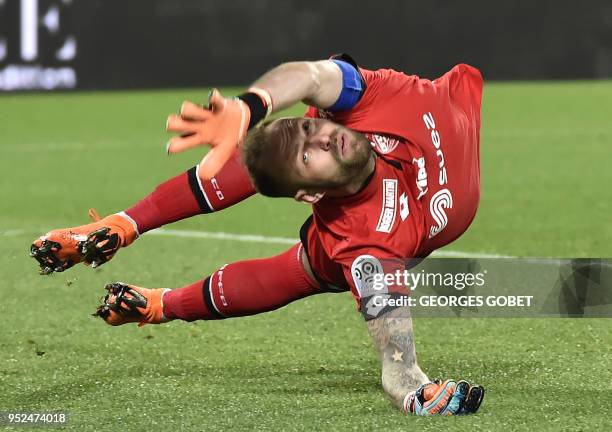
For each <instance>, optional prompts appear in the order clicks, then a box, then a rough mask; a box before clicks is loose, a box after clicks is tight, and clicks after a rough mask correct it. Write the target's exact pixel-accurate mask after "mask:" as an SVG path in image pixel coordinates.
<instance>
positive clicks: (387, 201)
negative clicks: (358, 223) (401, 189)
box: [376, 179, 397, 233]
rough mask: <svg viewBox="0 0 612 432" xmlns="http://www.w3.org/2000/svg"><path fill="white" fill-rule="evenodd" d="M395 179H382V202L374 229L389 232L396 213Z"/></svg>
mask: <svg viewBox="0 0 612 432" xmlns="http://www.w3.org/2000/svg"><path fill="white" fill-rule="evenodd" d="M396 203H397V180H396V179H384V180H383V203H382V210H381V212H380V217H379V218H378V225H377V226H376V231H379V232H385V233H390V232H391V228H393V223H394V222H395V214H396V213H397V204H396Z"/></svg>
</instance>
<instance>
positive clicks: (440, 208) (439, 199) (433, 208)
mask: <svg viewBox="0 0 612 432" xmlns="http://www.w3.org/2000/svg"><path fill="white" fill-rule="evenodd" d="M447 208H453V196H452V195H451V193H450V191H449V190H448V189H441V190H439V191H438V192H436V193H435V194H434V196H433V197H431V201H430V202H429V212H430V213H431V217H432V218H433V219H434V221H436V224H437V226H432V227H431V228H430V229H429V238H432V237H434V236H436V235H438V234H439V233H440V231H442V230H443V229H444V228H446V225H448V217H447V216H446V211H445V209H447Z"/></svg>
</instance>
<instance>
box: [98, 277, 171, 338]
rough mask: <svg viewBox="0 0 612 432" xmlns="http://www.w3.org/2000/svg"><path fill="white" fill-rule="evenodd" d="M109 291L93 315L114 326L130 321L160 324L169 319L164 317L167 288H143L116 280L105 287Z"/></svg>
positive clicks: (142, 323) (143, 323)
mask: <svg viewBox="0 0 612 432" xmlns="http://www.w3.org/2000/svg"><path fill="white" fill-rule="evenodd" d="M104 288H105V289H106V290H107V291H108V293H107V294H106V296H105V297H104V304H102V305H101V306H98V309H97V310H96V312H95V313H94V314H93V316H98V317H100V318H102V319H103V320H104V321H106V323H107V324H109V325H112V326H119V325H123V324H128V323H135V322H137V323H138V327H142V326H143V325H145V324H160V323H163V322H166V321H168V320H167V319H166V318H165V317H164V313H163V309H164V306H163V302H162V297H163V295H164V292H166V291H170V290H169V289H167V288H155V289H148V288H141V287H137V286H135V285H128V284H125V283H123V282H114V283H111V284H107V285H106V286H105V287H104Z"/></svg>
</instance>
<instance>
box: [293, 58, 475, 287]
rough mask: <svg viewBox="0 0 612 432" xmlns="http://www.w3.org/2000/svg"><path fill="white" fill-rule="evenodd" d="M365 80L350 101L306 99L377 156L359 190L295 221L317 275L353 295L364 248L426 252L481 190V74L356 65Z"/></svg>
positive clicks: (449, 233)
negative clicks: (336, 108) (332, 105)
mask: <svg viewBox="0 0 612 432" xmlns="http://www.w3.org/2000/svg"><path fill="white" fill-rule="evenodd" d="M360 72H361V74H362V76H363V79H364V82H365V85H366V89H365V92H364V94H363V96H362V97H361V99H360V100H359V102H358V103H357V104H356V105H355V106H354V107H353V108H352V109H350V110H348V111H343V112H327V111H322V110H316V109H314V108H310V109H309V110H308V112H307V113H306V116H308V117H324V118H329V119H330V120H332V121H334V122H337V123H340V124H342V125H345V126H347V127H349V128H351V129H353V130H357V131H359V132H362V133H364V134H365V135H366V136H367V137H368V138H369V140H370V142H371V143H372V145H373V148H374V150H375V152H376V153H377V155H378V157H377V160H376V169H375V171H374V174H373V176H372V177H371V179H370V180H369V182H368V183H367V185H366V186H365V188H364V189H363V190H361V191H360V192H359V193H357V194H355V195H352V196H349V197H342V198H323V199H322V200H321V201H319V202H318V203H317V204H315V205H314V206H313V216H312V218H311V219H309V220H308V221H307V223H306V224H305V225H304V227H303V229H302V233H301V234H302V241H303V243H304V246H305V247H306V249H307V252H308V257H309V260H310V264H311V267H312V269H313V271H314V273H315V274H316V275H317V277H318V278H319V279H320V280H321V281H323V282H325V283H327V284H328V285H331V286H332V287H336V288H338V289H340V290H347V289H351V291H352V292H353V295H355V297H357V298H359V297H360V294H359V290H360V286H359V284H360V282H359V278H360V274H359V272H360V269H359V268H357V267H356V263H358V262H359V260H360V259H361V258H363V257H364V256H366V257H367V256H369V257H374V258H376V259H378V260H382V259H386V258H392V259H396V258H400V259H406V258H412V257H425V256H427V255H429V254H430V253H431V252H432V251H433V250H435V249H437V248H440V247H442V246H444V245H447V244H448V243H450V242H452V241H453V240H455V239H456V238H457V237H459V236H460V235H461V234H462V233H463V232H465V231H466V229H467V228H468V226H469V225H470V223H471V222H472V220H473V218H474V216H475V214H476V210H477V207H478V200H479V194H480V175H479V131H480V102H481V96H482V84H483V83H482V78H481V75H480V73H479V72H478V70H477V69H475V68H473V67H471V66H468V65H464V64H460V65H457V66H455V67H454V68H453V69H451V70H450V71H449V72H447V73H446V74H444V75H443V76H442V77H440V78H438V79H436V80H434V81H430V80H427V79H421V78H419V77H417V76H414V75H406V74H403V73H400V72H396V71H394V70H390V69H382V70H377V71H370V70H366V69H360Z"/></svg>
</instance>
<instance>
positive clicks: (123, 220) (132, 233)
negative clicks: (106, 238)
mask: <svg viewBox="0 0 612 432" xmlns="http://www.w3.org/2000/svg"><path fill="white" fill-rule="evenodd" d="M104 220H105V221H107V222H108V223H109V224H110V225H113V226H115V227H117V228H118V229H120V230H121V231H122V232H123V236H122V244H121V247H126V246H129V245H131V244H132V243H133V242H134V241H135V240H136V239H137V238H138V237H139V235H140V233H139V232H138V225H137V224H136V222H135V221H134V220H133V219H132V218H131V217H130V216H129V215H128V214H126V213H125V212H119V213H115V214H111V215H108V216H106V217H105V218H104Z"/></svg>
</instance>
